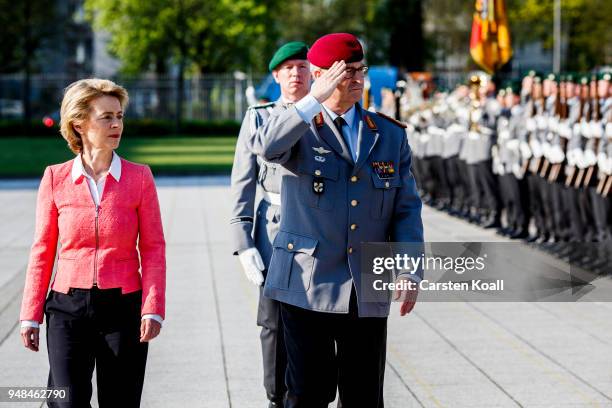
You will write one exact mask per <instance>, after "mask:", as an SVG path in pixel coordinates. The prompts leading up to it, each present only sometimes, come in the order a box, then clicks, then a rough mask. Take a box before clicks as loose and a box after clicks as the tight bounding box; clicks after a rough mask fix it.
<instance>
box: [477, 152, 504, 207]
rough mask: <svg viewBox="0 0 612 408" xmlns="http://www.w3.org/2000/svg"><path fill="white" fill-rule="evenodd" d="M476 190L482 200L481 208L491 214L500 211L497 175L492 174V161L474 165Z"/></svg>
mask: <svg viewBox="0 0 612 408" xmlns="http://www.w3.org/2000/svg"><path fill="white" fill-rule="evenodd" d="M475 169H476V179H477V183H478V189H479V191H480V196H481V198H482V202H481V203H482V204H481V208H485V209H486V210H488V211H489V212H491V213H498V212H499V211H500V210H501V200H500V198H499V181H498V180H497V175H495V174H493V169H492V160H483V161H480V162H478V163H476V164H475Z"/></svg>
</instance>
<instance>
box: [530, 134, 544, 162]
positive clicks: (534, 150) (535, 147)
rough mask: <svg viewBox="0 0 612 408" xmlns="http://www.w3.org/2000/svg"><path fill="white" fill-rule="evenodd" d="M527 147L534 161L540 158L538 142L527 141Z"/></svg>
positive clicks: (540, 150) (540, 146)
mask: <svg viewBox="0 0 612 408" xmlns="http://www.w3.org/2000/svg"><path fill="white" fill-rule="evenodd" d="M529 147H530V148H531V152H532V153H533V157H535V158H536V159H538V158H540V157H542V145H541V144H540V142H539V141H538V140H535V139H532V140H530V141H529Z"/></svg>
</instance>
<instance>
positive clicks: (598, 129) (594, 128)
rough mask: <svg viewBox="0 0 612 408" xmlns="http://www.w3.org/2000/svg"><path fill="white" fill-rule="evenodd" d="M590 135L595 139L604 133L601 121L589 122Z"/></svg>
mask: <svg viewBox="0 0 612 408" xmlns="http://www.w3.org/2000/svg"><path fill="white" fill-rule="evenodd" d="M590 125H591V135H592V136H593V137H595V138H597V139H599V138H601V137H602V136H603V133H604V128H603V125H602V124H601V122H591V123H590Z"/></svg>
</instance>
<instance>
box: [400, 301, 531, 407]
mask: <svg viewBox="0 0 612 408" xmlns="http://www.w3.org/2000/svg"><path fill="white" fill-rule="evenodd" d="M412 313H414V314H415V315H416V316H417V317H418V318H419V319H421V321H423V323H425V324H426V325H427V326H429V328H430V329H431V330H433V331H434V332H435V333H436V334H437V335H438V336H440V338H441V339H442V340H444V341H445V342H446V343H447V344H448V345H449V346H451V348H452V349H453V350H455V352H456V353H457V354H459V355H460V356H461V357H463V358H464V359H465V361H467V362H468V363H469V364H470V365H472V366H473V367H474V368H475V369H476V370H478V371H479V372H480V373H481V374H482V375H484V376H485V378H487V379H488V380H489V381H490V382H491V383H492V384H493V385H495V386H496V387H497V388H498V389H499V390H500V391H501V392H503V393H504V394H505V395H506V396H507V397H508V398H510V399H511V400H512V401H513V402H514V403H515V404H516V405H517V406H518V407H521V408H522V407H523V405H522V404H521V403H520V402H519V401H517V400H516V399H515V398H514V397H513V396H512V395H511V394H510V393H509V392H508V391H506V389H504V387H502V386H501V385H500V384H499V383H497V381H495V380H494V379H493V377H491V376H490V375H489V374H488V373H487V372H486V371H485V370H484V369H483V368H481V367H480V366H479V365H477V364H476V363H475V362H474V361H472V359H470V358H469V357H468V356H467V355H466V354H465V353H464V352H463V351H461V350H459V348H458V347H457V346H456V345H455V344H453V342H451V341H450V340H449V339H448V338H447V337H446V336H445V335H444V334H442V332H441V331H439V330H438V329H437V328H435V327H434V326H433V325H432V324H431V323H429V322H428V321H427V319H425V318H423V316H421V315H420V314H419V313H418V312H414V311H413V312H412Z"/></svg>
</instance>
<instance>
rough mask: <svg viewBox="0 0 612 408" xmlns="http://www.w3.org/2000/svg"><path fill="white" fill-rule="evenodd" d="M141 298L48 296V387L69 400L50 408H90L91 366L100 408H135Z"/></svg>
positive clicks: (94, 292) (142, 358)
mask: <svg viewBox="0 0 612 408" xmlns="http://www.w3.org/2000/svg"><path fill="white" fill-rule="evenodd" d="M141 297H142V292H141V291H137V292H132V293H128V294H121V289H104V290H102V289H97V288H92V289H71V290H70V292H69V293H68V294H63V293H60V292H55V291H51V292H50V293H49V296H48V298H47V302H46V304H45V313H46V316H47V349H48V353H49V366H50V371H49V387H68V389H69V394H70V402H53V403H52V402H49V403H48V405H49V406H50V407H57V408H68V407H71V408H72V407H74V408H83V407H90V406H91V405H90V400H91V394H92V386H91V377H92V374H93V369H94V365H95V367H96V376H97V380H98V404H99V406H100V407H101V408H106V407H109V408H114V407H125V408H128V407H139V406H140V396H141V393H142V385H143V382H144V375H145V365H146V361H147V350H148V343H140V305H141Z"/></svg>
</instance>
